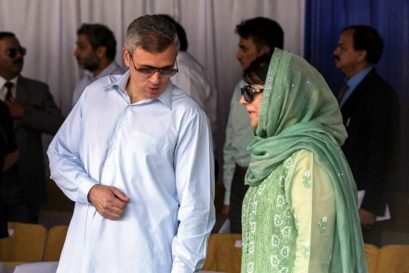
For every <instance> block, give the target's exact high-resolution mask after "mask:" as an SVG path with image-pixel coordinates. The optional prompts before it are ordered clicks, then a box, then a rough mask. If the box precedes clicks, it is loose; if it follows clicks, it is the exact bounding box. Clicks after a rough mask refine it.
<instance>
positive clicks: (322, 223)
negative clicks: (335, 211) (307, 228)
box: [318, 216, 328, 233]
mask: <svg viewBox="0 0 409 273" xmlns="http://www.w3.org/2000/svg"><path fill="white" fill-rule="evenodd" d="M327 223H328V218H327V217H326V216H324V217H322V218H321V219H320V221H319V222H318V228H319V230H320V232H321V233H324V232H325V231H326V230H327Z"/></svg>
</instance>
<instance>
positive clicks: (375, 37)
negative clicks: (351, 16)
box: [342, 25, 383, 64]
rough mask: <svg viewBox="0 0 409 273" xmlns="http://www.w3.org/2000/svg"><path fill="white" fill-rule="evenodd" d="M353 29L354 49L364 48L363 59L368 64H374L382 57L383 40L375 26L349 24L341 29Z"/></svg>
mask: <svg viewBox="0 0 409 273" xmlns="http://www.w3.org/2000/svg"><path fill="white" fill-rule="evenodd" d="M347 30H353V31H354V33H353V36H354V49H355V50H366V58H365V60H366V61H367V62H368V63H370V64H376V63H378V62H379V60H380V59H381V57H382V52H383V40H382V38H381V37H380V36H379V33H378V31H376V29H375V28H373V27H370V26H364V25H355V26H349V27H346V28H344V29H343V30H342V32H344V31H347Z"/></svg>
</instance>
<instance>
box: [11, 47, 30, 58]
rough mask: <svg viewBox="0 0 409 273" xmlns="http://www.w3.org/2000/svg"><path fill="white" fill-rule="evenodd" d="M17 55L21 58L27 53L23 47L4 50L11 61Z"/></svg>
mask: <svg viewBox="0 0 409 273" xmlns="http://www.w3.org/2000/svg"><path fill="white" fill-rule="evenodd" d="M17 53H20V54H21V55H22V56H24V55H26V53H27V49H26V48H24V47H14V48H8V49H7V50H6V55H7V56H9V57H10V58H12V59H13V58H14V57H16V56H17Z"/></svg>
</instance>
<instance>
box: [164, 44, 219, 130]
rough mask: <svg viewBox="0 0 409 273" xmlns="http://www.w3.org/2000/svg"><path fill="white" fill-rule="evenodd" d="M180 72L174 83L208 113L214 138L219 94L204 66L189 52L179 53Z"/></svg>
mask: <svg viewBox="0 0 409 273" xmlns="http://www.w3.org/2000/svg"><path fill="white" fill-rule="evenodd" d="M176 61H177V64H178V69H179V72H178V73H176V75H175V76H173V77H172V79H171V80H172V82H173V83H174V84H175V85H176V86H177V87H179V88H180V89H182V90H183V91H185V92H186V93H187V94H188V95H189V96H190V97H191V98H193V99H194V100H195V101H196V103H197V104H199V105H200V106H201V107H202V108H203V109H204V110H205V112H206V114H207V117H208V118H209V120H210V125H211V128H212V132H213V136H215V134H216V119H217V109H216V108H217V92H216V88H214V86H213V85H212V84H211V83H210V81H209V80H208V78H207V76H206V72H205V70H204V68H203V67H202V65H201V64H200V63H199V62H198V61H197V60H196V59H195V58H193V56H191V55H190V54H189V53H187V52H183V51H179V53H178V55H177V58H176Z"/></svg>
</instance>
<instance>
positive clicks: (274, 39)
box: [236, 17, 284, 51]
mask: <svg viewBox="0 0 409 273" xmlns="http://www.w3.org/2000/svg"><path fill="white" fill-rule="evenodd" d="M236 33H238V34H239V35H240V37H242V38H244V39H248V38H252V39H253V41H254V44H255V45H256V48H257V50H260V49H261V47H263V46H268V47H269V48H270V50H271V51H274V48H276V47H278V48H283V46H284V32H283V29H282V28H281V26H280V25H279V24H278V23H277V22H276V21H274V20H271V19H269V18H265V17H255V18H252V19H248V20H244V21H242V22H241V23H240V24H239V25H237V26H236Z"/></svg>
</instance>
